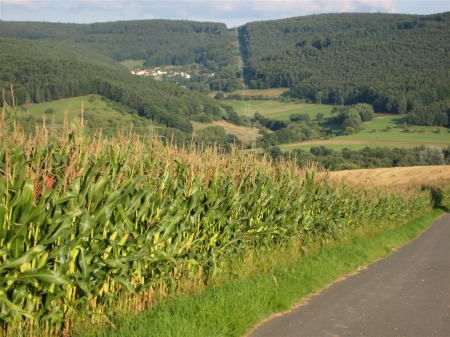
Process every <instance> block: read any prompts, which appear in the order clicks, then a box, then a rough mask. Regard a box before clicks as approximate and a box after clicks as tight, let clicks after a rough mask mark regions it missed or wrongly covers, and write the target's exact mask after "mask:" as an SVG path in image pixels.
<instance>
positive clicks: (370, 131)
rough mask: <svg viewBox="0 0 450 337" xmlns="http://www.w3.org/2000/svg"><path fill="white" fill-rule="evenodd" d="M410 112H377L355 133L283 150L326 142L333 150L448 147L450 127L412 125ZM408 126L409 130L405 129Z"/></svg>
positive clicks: (304, 148)
mask: <svg viewBox="0 0 450 337" xmlns="http://www.w3.org/2000/svg"><path fill="white" fill-rule="evenodd" d="M406 120H407V119H406V116H399V115H382V114H377V116H376V118H375V119H373V120H372V121H370V122H366V123H364V129H363V130H362V131H360V132H359V133H356V134H354V135H346V136H336V137H333V138H330V139H321V140H311V141H306V142H300V143H292V144H284V145H282V146H280V148H281V149H282V151H292V150H293V149H302V150H305V151H309V150H310V148H311V147H313V146H325V147H327V148H331V149H333V150H341V149H343V148H348V149H351V150H359V149H362V148H364V147H367V146H369V147H388V148H401V147H403V148H414V147H418V146H421V145H428V146H438V147H442V148H446V147H448V146H449V145H450V130H449V129H448V128H444V127H441V128H438V127H435V126H408V127H407V128H405V127H406V125H405V123H406ZM405 130H408V131H407V132H405Z"/></svg>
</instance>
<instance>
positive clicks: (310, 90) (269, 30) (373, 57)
mask: <svg viewBox="0 0 450 337" xmlns="http://www.w3.org/2000/svg"><path fill="white" fill-rule="evenodd" d="M239 35H240V43H241V46H243V52H244V58H245V61H246V63H247V67H246V68H245V75H246V80H247V82H248V84H249V85H250V87H252V88H268V87H290V88H292V91H291V94H292V95H294V96H296V97H299V98H306V99H309V100H311V101H314V102H322V103H333V104H352V103H356V102H365V103H370V104H373V105H374V107H375V109H376V110H377V111H387V112H394V113H398V112H399V113H405V112H412V111H415V110H416V109H420V108H419V106H422V105H425V106H428V105H430V104H432V103H434V104H436V102H445V101H448V99H449V97H450V80H449V79H450V12H447V13H442V14H437V15H429V16H417V15H394V14H324V15H313V16H305V17H297V18H291V19H283V20H275V21H263V22H253V23H249V24H246V25H244V26H242V27H240V28H239Z"/></svg>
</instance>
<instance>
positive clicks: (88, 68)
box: [0, 38, 232, 133]
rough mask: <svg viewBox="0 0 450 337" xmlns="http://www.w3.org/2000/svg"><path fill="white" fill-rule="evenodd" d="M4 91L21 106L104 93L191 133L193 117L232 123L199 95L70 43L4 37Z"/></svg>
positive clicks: (0, 44)
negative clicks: (143, 76)
mask: <svg viewBox="0 0 450 337" xmlns="http://www.w3.org/2000/svg"><path fill="white" fill-rule="evenodd" d="M0 48H1V50H2V53H1V54H0V88H1V89H2V90H3V91H4V92H5V94H6V99H7V101H8V102H9V103H12V102H11V101H12V100H11V97H10V96H11V92H10V85H13V87H14V95H15V103H16V104H17V105H20V104H24V103H39V102H44V101H52V100H57V99H61V98H68V97H75V96H82V95H87V94H99V95H102V96H104V97H106V98H108V99H110V100H112V101H114V102H116V103H118V104H120V106H121V107H122V110H125V111H128V112H130V113H135V114H139V115H140V116H143V117H146V118H149V119H151V120H153V121H154V122H155V123H158V124H160V125H163V126H166V127H171V128H176V129H179V130H181V131H184V132H187V133H191V132H192V125H191V124H190V122H189V119H193V118H195V117H197V118H200V117H201V116H206V115H209V116H210V118H215V119H222V118H225V119H229V118H230V113H232V111H230V109H228V110H226V109H224V108H222V107H221V106H220V105H219V103H218V102H217V101H215V100H213V99H211V98H209V97H207V96H205V95H202V94H200V93H198V92H193V91H190V90H188V89H184V88H181V87H179V86H176V85H174V84H169V83H165V82H161V81H157V80H154V79H152V78H147V77H146V78H142V77H139V76H133V75H131V74H130V73H129V71H128V70H127V69H126V68H125V67H123V66H121V65H120V64H119V63H117V62H115V61H114V60H112V59H110V58H107V57H105V56H102V55H100V54H98V53H95V52H94V51H92V50H90V49H89V48H87V47H84V46H82V45H75V44H73V43H69V42H59V41H31V40H23V39H15V38H0Z"/></svg>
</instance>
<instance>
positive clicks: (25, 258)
mask: <svg viewBox="0 0 450 337" xmlns="http://www.w3.org/2000/svg"><path fill="white" fill-rule="evenodd" d="M44 249H45V247H44V246H43V245H37V246H34V247H32V248H31V249H29V250H27V251H26V252H25V253H24V254H23V255H22V256H19V257H17V258H15V259H12V260H6V261H5V262H3V263H2V264H0V270H2V269H14V268H17V267H20V266H21V265H23V264H25V263H28V262H30V261H31V260H33V258H34V257H35V256H36V255H38V254H39V253H40V252H42V251H43V250H44Z"/></svg>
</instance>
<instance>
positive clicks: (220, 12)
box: [0, 0, 450, 26]
mask: <svg viewBox="0 0 450 337" xmlns="http://www.w3.org/2000/svg"><path fill="white" fill-rule="evenodd" d="M408 4H409V8H411V11H409V12H408ZM30 8H32V10H30ZM405 8H406V9H407V10H406V11H405ZM413 8H414V10H412V9H413ZM433 8H435V10H434V12H439V11H445V10H450V8H449V0H431V1H430V0H175V1H173V0H140V1H139V0H138V1H136V0H118V1H117V0H0V9H1V11H0V19H2V20H22V21H25V20H31V21H53V22H57V21H59V22H82V23H83V22H96V21H97V22H100V21H116V20H135V19H155V18H161V19H186V20H198V21H217V22H225V23H227V24H228V25H229V26H233V25H241V24H244V23H246V22H249V21H258V20H268V19H279V18H284V17H293V16H301V15H309V14H319V13H336V12H387V13H390V12H400V11H403V12H405V13H411V12H413V11H414V12H415V13H420V11H423V13H430V12H433Z"/></svg>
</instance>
